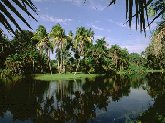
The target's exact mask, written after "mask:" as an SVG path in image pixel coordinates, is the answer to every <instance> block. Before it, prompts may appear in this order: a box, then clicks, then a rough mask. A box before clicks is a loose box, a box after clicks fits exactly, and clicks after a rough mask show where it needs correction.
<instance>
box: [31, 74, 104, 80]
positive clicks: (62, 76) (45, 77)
mask: <svg viewBox="0 0 165 123" xmlns="http://www.w3.org/2000/svg"><path fill="white" fill-rule="evenodd" d="M96 76H101V74H76V75H74V74H72V73H68V74H52V75H51V74H35V75H34V79H36V80H45V81H50V80H73V79H84V78H95V77H96Z"/></svg>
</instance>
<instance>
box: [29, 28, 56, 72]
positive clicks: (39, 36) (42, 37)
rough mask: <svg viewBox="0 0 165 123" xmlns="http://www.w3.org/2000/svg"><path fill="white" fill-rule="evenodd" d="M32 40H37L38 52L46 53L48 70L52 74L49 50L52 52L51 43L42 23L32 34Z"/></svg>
mask: <svg viewBox="0 0 165 123" xmlns="http://www.w3.org/2000/svg"><path fill="white" fill-rule="evenodd" d="M32 39H33V41H37V45H36V46H37V49H38V50H39V52H40V54H46V56H47V58H48V60H47V62H48V64H49V70H50V72H51V74H52V67H51V63H50V52H52V53H53V50H54V49H53V44H52V42H50V40H49V38H48V34H47V32H46V28H45V27H44V26H42V25H40V26H39V27H38V29H37V30H36V32H35V34H34V36H33V37H32Z"/></svg>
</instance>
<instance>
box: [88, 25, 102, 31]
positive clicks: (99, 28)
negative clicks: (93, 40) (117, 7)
mask: <svg viewBox="0 0 165 123" xmlns="http://www.w3.org/2000/svg"><path fill="white" fill-rule="evenodd" d="M91 26H92V28H93V29H96V30H99V31H103V30H104V28H101V27H98V26H96V25H91Z"/></svg>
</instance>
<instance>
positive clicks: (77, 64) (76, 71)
mask: <svg viewBox="0 0 165 123" xmlns="http://www.w3.org/2000/svg"><path fill="white" fill-rule="evenodd" d="M79 65H80V58H79V59H78V63H77V67H76V72H75V73H74V75H76V73H77V70H78V68H79Z"/></svg>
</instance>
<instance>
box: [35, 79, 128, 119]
mask: <svg viewBox="0 0 165 123" xmlns="http://www.w3.org/2000/svg"><path fill="white" fill-rule="evenodd" d="M116 78H120V77H116ZM123 80H124V79H123V78H120V79H116V80H115V79H114V78H113V79H112V80H111V82H109V81H103V79H100V78H96V80H94V81H89V80H88V79H87V80H86V82H85V83H83V84H79V82H78V81H77V80H75V81H59V82H57V83H56V88H54V89H56V90H55V91H56V92H55V94H56V96H54V95H47V97H46V98H44V99H45V100H44V102H42V103H40V102H38V103H40V107H41V108H40V110H41V111H40V117H42V116H45V115H49V117H50V118H49V119H51V120H53V121H58V122H64V121H76V122H87V121H88V120H89V119H92V118H95V117H96V109H99V110H104V111H106V110H107V106H108V104H109V103H110V98H109V97H111V96H112V99H113V100H119V98H121V97H122V96H123V95H128V93H129V87H130V84H129V82H127V81H124V82H123ZM125 82H126V83H125ZM80 83H81V81H80ZM113 83H116V84H114V86H113ZM76 86H77V87H76ZM74 88H77V90H76V89H74ZM80 88H82V90H81V89H80ZM116 88H118V89H117V90H116ZM123 91H125V92H124V94H123V93H122V92H123ZM51 92H52V91H51ZM49 94H51V93H49Z"/></svg>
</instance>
